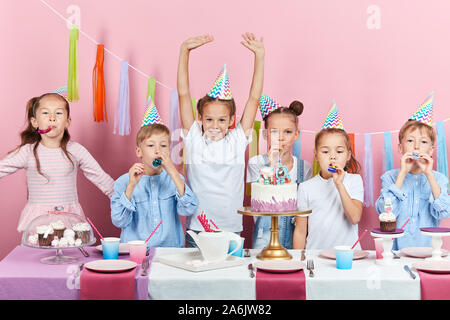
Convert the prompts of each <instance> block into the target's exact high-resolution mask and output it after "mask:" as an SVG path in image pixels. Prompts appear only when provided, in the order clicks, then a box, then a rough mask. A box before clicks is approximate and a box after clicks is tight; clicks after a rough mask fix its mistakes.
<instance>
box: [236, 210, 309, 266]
mask: <svg viewBox="0 0 450 320" xmlns="http://www.w3.org/2000/svg"><path fill="white" fill-rule="evenodd" d="M311 212H312V211H311V210H307V211H289V212H257V211H252V210H251V207H243V208H242V209H241V210H238V213H240V214H242V215H245V216H262V217H267V216H270V217H271V220H272V225H271V228H270V241H269V244H268V245H267V246H266V247H265V248H264V249H262V251H261V252H260V253H258V255H257V256H256V258H258V259H260V260H276V259H278V260H290V259H292V255H291V254H290V253H289V252H288V251H287V250H286V248H284V247H283V246H282V245H281V243H280V237H279V231H280V229H279V228H278V217H282V216H301V217H307V216H309V214H310V213H311Z"/></svg>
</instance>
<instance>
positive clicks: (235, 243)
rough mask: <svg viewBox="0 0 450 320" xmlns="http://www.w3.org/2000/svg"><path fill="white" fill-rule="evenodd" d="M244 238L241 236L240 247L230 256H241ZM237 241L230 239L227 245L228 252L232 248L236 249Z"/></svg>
mask: <svg viewBox="0 0 450 320" xmlns="http://www.w3.org/2000/svg"><path fill="white" fill-rule="evenodd" d="M244 240H245V239H244V238H242V237H241V247H240V248H239V249H238V250H236V252H235V253H233V254H232V256H236V257H241V258H242V257H243V255H244ZM238 244H239V243H238V241H235V240H231V241H230V246H229V247H228V253H230V252H232V251H233V250H234V249H236V247H237V245H238Z"/></svg>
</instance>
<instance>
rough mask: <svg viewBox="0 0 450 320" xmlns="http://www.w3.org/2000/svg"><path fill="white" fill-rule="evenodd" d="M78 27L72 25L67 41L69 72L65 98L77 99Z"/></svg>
mask: <svg viewBox="0 0 450 320" xmlns="http://www.w3.org/2000/svg"><path fill="white" fill-rule="evenodd" d="M79 99H80V98H79V96H78V27H77V26H76V25H72V28H71V29H70V42H69V72H68V80H67V100H69V101H78V100H79Z"/></svg>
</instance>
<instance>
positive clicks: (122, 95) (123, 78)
mask: <svg viewBox="0 0 450 320" xmlns="http://www.w3.org/2000/svg"><path fill="white" fill-rule="evenodd" d="M113 132H114V134H116V132H117V133H118V134H119V135H120V136H124V135H129V134H130V132H131V123H130V86H129V80H128V61H122V65H121V70H120V87H119V102H118V103H117V109H116V114H115V115H114V131H113Z"/></svg>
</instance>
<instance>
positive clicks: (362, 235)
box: [351, 229, 367, 250]
mask: <svg viewBox="0 0 450 320" xmlns="http://www.w3.org/2000/svg"><path fill="white" fill-rule="evenodd" d="M366 232H367V229H366V230H364V232H363V233H362V234H361V235H360V236H359V238H358V240H356V242H355V244H354V245H353V246H352V247H351V249H352V250H353V248H354V247H355V246H356V244H357V243H358V242H359V240H361V239H362V237H364V235H365V234H366Z"/></svg>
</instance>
